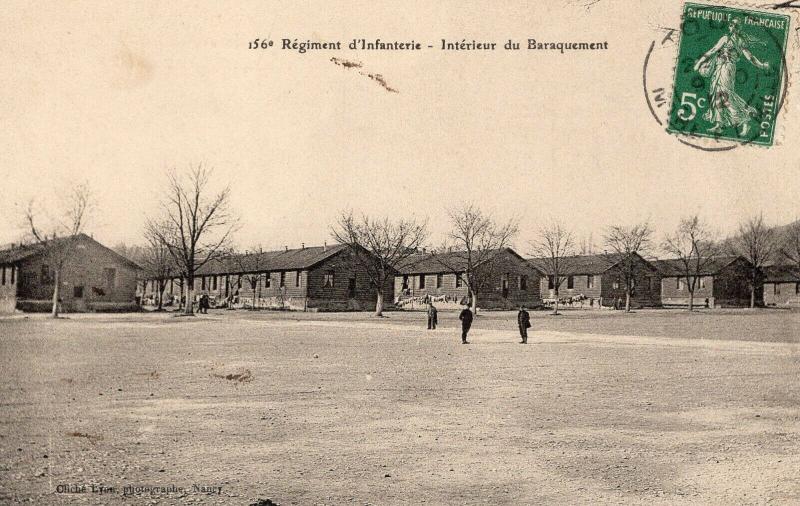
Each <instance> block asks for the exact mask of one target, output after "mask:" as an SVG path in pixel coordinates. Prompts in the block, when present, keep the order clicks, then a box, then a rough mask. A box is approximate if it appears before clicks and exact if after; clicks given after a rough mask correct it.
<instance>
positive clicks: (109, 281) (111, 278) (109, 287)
mask: <svg viewBox="0 0 800 506" xmlns="http://www.w3.org/2000/svg"><path fill="white" fill-rule="evenodd" d="M103 277H104V278H105V280H106V286H105V288H106V292H107V293H111V292H113V291H114V286H115V285H116V277H117V270H116V269H114V268H113V267H106V268H105V269H103Z"/></svg>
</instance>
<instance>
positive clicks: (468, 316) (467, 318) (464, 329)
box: [458, 306, 472, 344]
mask: <svg viewBox="0 0 800 506" xmlns="http://www.w3.org/2000/svg"><path fill="white" fill-rule="evenodd" d="M458 319H459V320H461V344H469V343H468V342H467V333H468V332H469V328H470V327H471V326H472V311H470V310H469V306H465V307H464V310H463V311H461V314H460V315H458Z"/></svg>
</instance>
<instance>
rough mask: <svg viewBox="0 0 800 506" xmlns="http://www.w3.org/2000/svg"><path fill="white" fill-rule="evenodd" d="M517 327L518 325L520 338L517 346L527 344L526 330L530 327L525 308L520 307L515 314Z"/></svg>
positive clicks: (529, 317)
mask: <svg viewBox="0 0 800 506" xmlns="http://www.w3.org/2000/svg"><path fill="white" fill-rule="evenodd" d="M517 325H519V335H520V337H521V338H522V341H520V343H519V344H528V329H529V328H530V327H531V315H529V314H528V312H527V311H525V306H520V308H519V313H517Z"/></svg>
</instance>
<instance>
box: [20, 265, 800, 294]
mask: <svg viewBox="0 0 800 506" xmlns="http://www.w3.org/2000/svg"><path fill="white" fill-rule="evenodd" d="M11 282H12V283H13V282H14V268H13V267H12V268H11ZM794 294H795V295H800V283H795V284H794Z"/></svg>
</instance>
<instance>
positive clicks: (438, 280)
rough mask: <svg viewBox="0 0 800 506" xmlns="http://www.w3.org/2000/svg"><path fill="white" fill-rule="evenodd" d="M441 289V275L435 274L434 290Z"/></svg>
mask: <svg viewBox="0 0 800 506" xmlns="http://www.w3.org/2000/svg"><path fill="white" fill-rule="evenodd" d="M441 287H442V275H441V274H437V275H436V288H441Z"/></svg>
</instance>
